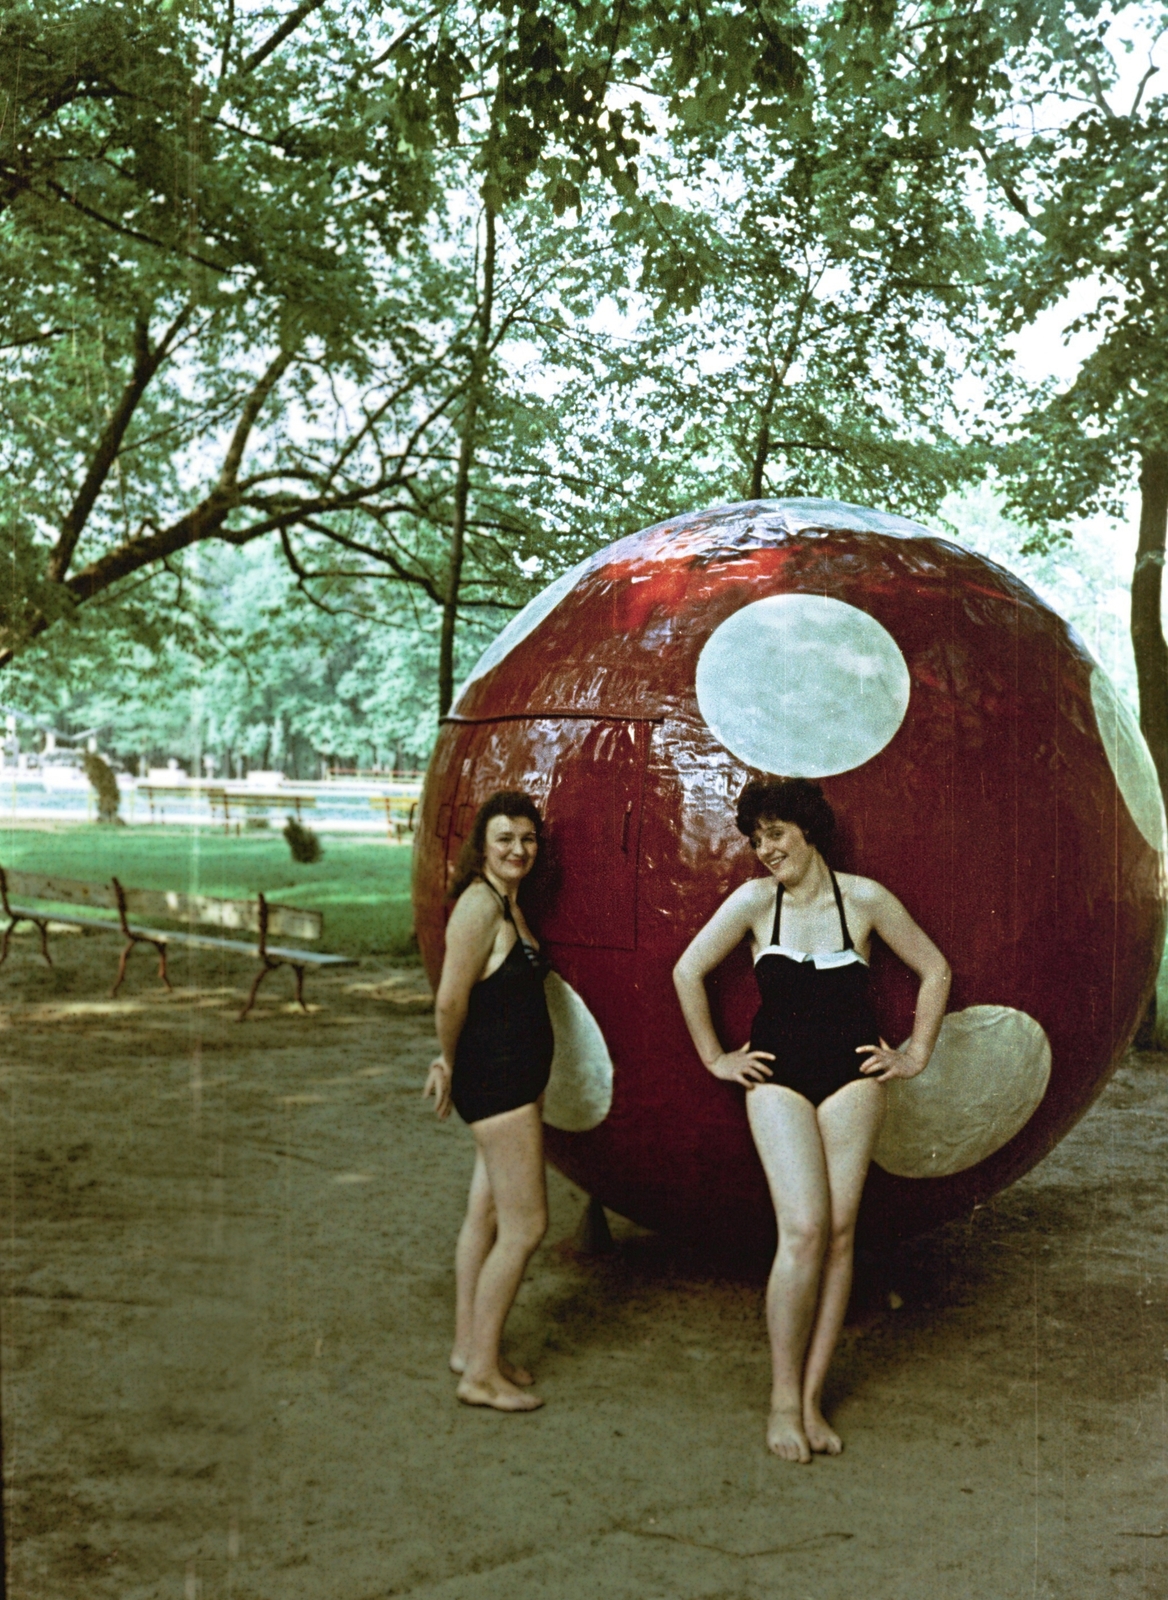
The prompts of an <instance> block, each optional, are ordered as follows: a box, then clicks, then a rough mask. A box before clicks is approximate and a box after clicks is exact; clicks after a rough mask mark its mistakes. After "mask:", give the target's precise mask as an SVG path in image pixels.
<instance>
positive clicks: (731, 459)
mask: <svg viewBox="0 0 1168 1600" xmlns="http://www.w3.org/2000/svg"><path fill="white" fill-rule="evenodd" d="M825 53H826V52H825ZM900 55H901V52H900V49H899V41H898V39H897V36H896V34H895V32H893V31H890V32H889V34H888V35H887V36H886V37H885V38H884V40H883V42H882V52H881V53H880V54H879V55H875V54H874V56H873V59H872V61H871V62H870V63H869V66H870V68H871V70H870V71H869V72H868V73H866V74H865V76H864V78H863V80H862V82H861V83H858V84H855V83H852V84H849V83H847V82H840V81H834V80H833V78H832V76H831V75H830V73H829V70H828V63H827V62H825V61H823V60H821V59H820V58H819V57H818V56H817V55H814V54H813V55H812V58H811V60H812V66H813V67H814V68H815V70H814V72H813V73H812V74H811V75H810V76H811V83H809V86H808V89H807V92H806V93H805V95H804V98H803V102H802V107H801V112H800V115H799V117H798V118H793V119H790V120H789V121H788V122H787V123H784V124H783V125H782V126H780V127H777V128H774V129H767V128H761V127H756V128H745V129H731V130H730V131H729V132H728V133H727V135H726V137H725V140H724V141H723V143H722V147H721V148H720V149H719V150H718V152H717V162H716V165H715V164H714V163H712V162H710V161H709V160H708V159H706V160H703V161H701V162H699V161H697V160H694V159H693V158H690V159H689V160H688V161H686V162H685V166H686V168H687V169H688V171H687V177H688V183H687V190H688V195H689V197H690V198H689V200H688V203H682V202H680V201H678V200H675V199H671V198H669V195H670V193H671V191H672V192H674V193H675V192H676V188H677V185H676V178H675V173H674V168H675V166H676V164H677V160H678V159H680V158H684V154H685V153H684V152H679V153H678V157H677V158H675V162H674V163H672V164H670V165H666V164H664V163H663V164H661V170H660V171H659V174H658V182H657V185H656V188H655V189H653V190H651V189H650V187H649V185H648V184H645V185H643V186H642V190H641V193H640V195H639V197H638V199H639V205H638V207H637V210H636V213H635V214H634V215H632V216H630V225H633V224H634V222H635V220H636V218H638V217H639V218H640V219H642V228H641V237H640V241H639V242H640V244H641V248H642V251H643V259H644V262H645V273H644V280H643V281H644V282H647V283H648V284H650V285H652V286H653V287H655V288H656V289H657V290H658V293H659V295H660V299H661V304H660V307H659V310H658V314H657V325H656V330H655V333H654V334H653V335H651V336H650V339H649V341H648V344H650V345H651V346H653V347H654V348H655V351H656V359H657V363H658V365H659V368H660V371H659V373H658V379H659V385H660V388H661V391H662V392H663V393H665V394H668V395H669V397H670V401H671V408H670V418H669V421H670V424H671V425H672V426H674V427H675V428H676V430H678V434H677V436H678V437H684V438H685V439H686V440H687V442H688V445H689V448H690V450H691V452H692V453H693V454H694V456H695V457H697V458H699V459H704V460H705V461H706V462H707V463H708V468H707V470H709V471H710V472H711V475H712V476H716V477H717V478H719V479H720V480H721V481H720V482H719V483H718V489H719V492H720V493H721V494H722V495H723V496H724V497H737V498H750V499H758V498H760V497H762V496H764V495H769V494H776V493H777V494H789V495H806V494H822V495H829V496H832V495H834V496H838V497H841V498H844V499H859V500H870V501H874V502H875V503H877V504H881V505H887V506H889V507H890V508H899V509H902V510H907V511H916V512H919V513H925V512H930V511H933V510H935V509H936V507H937V506H938V504H939V503H940V501H941V500H942V499H943V498H944V496H945V494H946V493H947V492H948V491H949V490H950V489H951V488H952V487H954V486H955V484H957V483H958V482H960V481H961V480H962V478H964V477H967V476H969V475H970V474H971V472H972V471H973V469H974V466H975V462H974V458H973V456H972V454H971V452H970V451H969V450H968V449H967V448H963V447H962V445H961V444H960V443H959V438H960V432H959V427H958V421H957V409H958V408H957V405H956V403H955V396H954V391H955V388H956V385H957V383H958V380H959V378H960V376H961V375H962V374H963V373H964V372H965V371H967V370H968V368H969V366H970V364H971V363H973V362H976V361H977V360H978V359H979V358H981V357H984V356H986V354H987V352H985V351H984V349H983V344H984V334H983V329H982V326H981V324H980V319H979V315H978V312H979V305H978V294H979V286H980V283H981V282H982V280H983V279H984V277H985V272H986V261H987V254H988V252H989V251H990V250H991V247H992V240H991V239H990V238H989V237H987V235H986V233H985V230H983V229H982V228H981V227H980V226H979V225H978V224H977V223H976V222H975V220H974V218H973V216H972V214H971V211H970V208H969V205H968V202H967V199H966V187H967V186H966V181H965V175H966V169H967V167H968V157H967V156H966V154H965V153H964V152H963V151H962V150H961V149H960V148H957V147H955V146H954V145H953V144H952V143H951V142H950V141H949V140H948V139H947V138H946V137H945V136H944V134H943V133H941V134H938V133H933V134H926V133H924V132H922V130H921V127H920V122H921V120H922V114H923V113H927V112H928V111H929V110H930V107H929V105H928V104H926V105H924V106H922V105H921V104H920V103H919V102H916V101H913V100H912V99H911V98H909V97H907V96H906V95H905V93H904V89H903V85H902V83H901V82H900V81H899V79H898V78H897V76H896V74H897V72H898V69H899V67H900V64H901V61H900ZM812 85H814V87H812ZM670 379H672V382H670Z"/></svg>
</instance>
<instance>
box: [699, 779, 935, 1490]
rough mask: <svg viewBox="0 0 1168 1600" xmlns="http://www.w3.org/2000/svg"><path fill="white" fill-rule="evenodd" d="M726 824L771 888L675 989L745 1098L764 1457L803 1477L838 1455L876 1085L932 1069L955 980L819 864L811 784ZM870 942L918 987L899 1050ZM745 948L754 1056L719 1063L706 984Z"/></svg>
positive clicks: (885, 895)
mask: <svg viewBox="0 0 1168 1600" xmlns="http://www.w3.org/2000/svg"><path fill="white" fill-rule="evenodd" d="M735 820H736V822H737V826H738V831H739V832H740V833H742V834H744V835H745V836H746V837H747V838H748V839H749V840H750V842H751V845H752V847H753V849H754V853H755V856H756V858H757V860H758V863H759V865H760V866H761V867H762V868H763V869H764V876H763V877H755V878H750V879H748V880H747V882H745V883H743V884H740V885H739V887H738V888H737V889H735V890H734V891H733V893H732V894H730V895H729V896H728V897H727V899H725V900H724V901H723V902H722V904H721V905H720V906H719V907H718V909H717V910H716V911H715V912H714V914H713V916H712V917H711V918H710V919H709V921H708V922H707V923H706V924H705V926H704V927H703V928H701V929H700V930H699V931H698V933H697V934H696V935H695V937H694V938H693V939H692V940H691V941H690V944H689V945H688V947H687V948H686V950H685V952H684V953H683V955H682V957H681V959H680V961H678V963H677V966H676V967H675V968H674V983H675V984H676V987H677V994H678V998H679V1000H680V1001H681V1009H682V1012H683V1014H684V1016H685V1021H686V1025H687V1027H688V1028H689V1032H690V1037H691V1038H692V1040H693V1044H694V1048H695V1049H696V1051H697V1053H698V1055H699V1056H700V1057H701V1059H702V1062H703V1064H704V1066H705V1067H706V1069H707V1071H709V1072H710V1073H711V1074H712V1075H713V1076H714V1077H715V1078H721V1079H722V1080H723V1081H725V1082H729V1083H736V1084H740V1085H741V1086H742V1088H743V1089H745V1090H746V1091H747V1094H746V1115H747V1120H748V1122H749V1124H750V1131H751V1134H752V1136H753V1138H754V1143H755V1148H756V1149H757V1150H758V1154H759V1158H760V1160H761V1161H762V1165H763V1169H764V1171H765V1173H766V1178H767V1184H768V1186H769V1188H770V1193H771V1200H772V1202H773V1204H774V1208H775V1220H776V1222H777V1225H778V1235H779V1243H778V1250H777V1253H776V1255H775V1261H774V1266H773V1267H772V1269H771V1275H770V1282H769V1284H768V1286H767V1327H768V1329H769V1332H770V1340H771V1359H772V1365H773V1382H772V1388H771V1414H770V1422H769V1424H768V1427H767V1445H768V1447H769V1448H770V1450H771V1451H773V1453H774V1454H775V1455H777V1456H780V1457H782V1458H783V1459H784V1460H787V1461H802V1462H808V1461H810V1460H811V1455H812V1452H813V1451H818V1452H820V1453H822V1454H825V1455H838V1454H839V1452H840V1450H841V1449H842V1445H841V1442H840V1438H839V1435H838V1434H837V1433H836V1432H835V1431H834V1429H832V1428H831V1427H829V1426H828V1424H827V1422H826V1420H825V1418H824V1415H823V1411H822V1409H821V1401H822V1395H823V1384H824V1379H825V1378H826V1376H827V1369H828V1364H829V1362H830V1361H831V1357H832V1354H833V1352H834V1350H835V1344H836V1340H837V1339H838V1338H839V1332H840V1328H841V1327H842V1326H843V1319H844V1310H845V1308H846V1306H847V1303H848V1295H849V1293H850V1291H851V1284H852V1252H853V1241H854V1237H855V1226H856V1215H857V1212H858V1210H859V1205H860V1196H861V1194H862V1192H863V1188H864V1179H865V1177H866V1176H867V1172H868V1163H869V1161H870V1160H871V1157H872V1151H873V1148H874V1146H875V1144H876V1139H877V1136H878V1134H879V1132H880V1126H881V1123H882V1122H883V1120H884V1113H885V1095H886V1093H887V1091H886V1089H885V1087H884V1086H885V1085H886V1084H888V1085H891V1084H895V1083H896V1082H897V1081H898V1080H903V1079H912V1078H916V1077H917V1076H918V1074H920V1073H921V1072H923V1071H924V1070H925V1068H926V1067H927V1066H928V1064H929V1058H930V1057H931V1055H932V1053H933V1049H934V1046H935V1045H936V1043H937V1036H938V1034H939V1032H940V1029H941V1022H942V1018H943V1016H944V1013H945V1002H946V999H947V997H948V993H949V977H950V974H949V967H948V964H947V963H946V961H945V958H944V956H943V955H942V954H941V952H940V951H939V950H938V949H937V946H936V945H935V944H934V943H933V941H932V940H931V939H930V938H929V937H928V935H927V934H926V933H925V932H924V931H923V930H922V929H921V928H919V927H918V926H917V924H916V923H915V922H914V921H913V919H912V917H911V916H910V915H909V914H908V912H907V911H906V910H905V908H904V906H903V905H901V903H900V901H899V900H897V899H896V897H895V896H894V895H892V894H890V893H889V891H888V890H887V889H885V888H884V887H883V886H882V885H881V884H878V883H874V882H873V881H872V879H871V878H861V877H858V876H857V875H855V874H853V873H850V872H848V873H845V872H841V873H839V874H838V875H837V874H836V873H835V872H834V871H833V870H832V868H831V867H830V866H829V865H828V863H827V859H826V856H825V852H827V851H830V848H831V844H832V835H833V834H834V831H835V816H834V813H833V812H832V809H831V806H830V805H829V804H828V802H827V800H826V799H825V798H824V795H823V791H822V789H820V787H819V785H818V784H817V783H809V782H808V781H807V780H806V779H805V778H791V779H786V780H779V779H756V780H754V781H752V782H750V783H748V784H747V785H746V787H745V788H744V789H743V791H742V793H741V795H740V796H739V799H738V811H737V817H736V819H735ZM874 934H878V935H879V936H880V938H881V939H882V940H883V942H884V943H885V944H886V945H887V946H888V948H889V949H890V950H891V951H892V952H893V954H894V955H896V956H899V958H900V959H901V961H903V962H904V964H905V965H906V966H907V967H909V968H910V969H911V970H912V971H913V972H915V973H916V975H917V977H918V978H919V979H920V988H919V991H918V995H917V1004H916V1018H915V1021H914V1024H913V1030H912V1036H911V1038H909V1039H908V1040H907V1041H906V1043H905V1044H904V1045H902V1046H901V1048H900V1049H899V1050H894V1049H892V1048H891V1047H890V1046H889V1045H887V1044H886V1043H885V1041H884V1040H883V1039H882V1038H881V1037H880V1034H879V1031H878V1029H877V1023H876V1018H875V1016H874V1014H873V1010H872V1005H871V1002H870V999H869V994H868V965H869V960H870V957H871V945H872V937H873V935H874ZM784 935H785V938H784ZM743 939H749V941H750V945H751V948H752V951H753V955H754V974H755V978H756V980H757V983H758V992H759V997H760V1000H761V1004H760V1005H759V1008H758V1011H757V1013H756V1014H755V1018H754V1021H753V1023H752V1025H751V1029H750V1038H749V1040H748V1041H747V1043H746V1044H743V1045H741V1046H739V1048H738V1049H730V1050H727V1049H725V1048H724V1047H723V1045H722V1043H721V1041H720V1040H719V1038H718V1035H717V1033H716V1032H715V1029H714V1024H713V1020H712V1018H711V1015H710V1007H709V1002H708V999H707V996H706V988H705V979H706V977H707V975H708V974H710V973H712V972H713V971H714V969H715V968H716V967H718V966H719V965H720V964H721V963H722V962H723V961H724V960H725V959H726V957H727V956H728V955H730V953H731V952H732V951H733V950H734V949H735V947H736V946H737V945H739V944H740V943H741V942H742V940H743ZM788 941H789V942H788Z"/></svg>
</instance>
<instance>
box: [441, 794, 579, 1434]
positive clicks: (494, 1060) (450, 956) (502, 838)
mask: <svg viewBox="0 0 1168 1600" xmlns="http://www.w3.org/2000/svg"><path fill="white" fill-rule="evenodd" d="M541 827H542V820H541V818H540V814H539V811H538V810H537V809H536V806H535V804H534V802H533V801H532V800H531V799H530V798H529V796H527V795H525V794H520V793H517V792H513V791H502V792H500V793H498V794H493V795H492V796H491V797H490V799H489V800H487V801H486V802H485V803H484V804H483V805H482V806H481V807H480V808H479V811H478V814H477V816H476V817H475V820H474V824H473V826H472V827H471V830H470V834H469V836H468V838H467V840H466V843H465V845H464V846H463V850H462V854H461V856H460V858H459V863H458V868H457V871H456V874H455V882H454V895H455V897H456V898H455V906H454V910H453V911H452V912H451V916H450V922H449V924H448V926H447V929H446V953H445V957H444V959H443V962H442V976H441V978H440V980H439V983H438V995H437V1000H436V1002H435V1008H434V1009H435V1017H436V1023H437V1029H438V1042H439V1045H440V1046H441V1050H442V1054H441V1055H440V1056H439V1057H438V1058H437V1059H436V1060H435V1061H434V1062H432V1063H431V1066H430V1072H429V1076H428V1077H427V1079H426V1086H425V1089H424V1090H423V1093H424V1094H426V1095H429V1094H433V1095H434V1097H435V1101H436V1110H437V1113H438V1116H439V1117H440V1118H446V1117H448V1116H449V1115H450V1108H451V1106H452V1105H453V1107H454V1109H455V1110H456V1111H457V1112H458V1114H459V1116H460V1117H461V1118H462V1120H463V1121H464V1122H466V1123H468V1124H469V1125H470V1128H471V1130H472V1131H473V1133H474V1138H475V1165H474V1173H473V1175H472V1177H471V1184H470V1195H469V1198H468V1200H467V1209H466V1218H465V1220H464V1222H463V1225H462V1230H461V1232H460V1233H459V1237H458V1247H457V1250H456V1252H455V1285H456V1294H455V1302H456V1305H455V1331H454V1347H453V1349H452V1350H451V1353H450V1366H451V1370H452V1371H454V1372H457V1373H458V1374H459V1375H460V1381H459V1384H458V1389H457V1394H458V1398H459V1399H460V1400H461V1401H463V1402H464V1404H466V1405H474V1406H490V1407H492V1408H493V1409H494V1410H496V1411H534V1410H535V1409H536V1408H537V1407H538V1406H541V1405H542V1404H543V1401H542V1400H541V1399H540V1398H539V1396H538V1395H535V1394H532V1393H531V1392H530V1388H529V1385H530V1384H531V1382H532V1378H531V1375H530V1373H528V1372H525V1371H524V1370H523V1369H522V1368H521V1367H514V1366H512V1365H511V1364H510V1363H509V1362H507V1361H505V1360H504V1359H503V1357H502V1355H501V1354H500V1350H499V1343H500V1340H501V1338H502V1335H503V1324H504V1322H505V1321H506V1319H507V1313H508V1312H509V1311H510V1309H511V1304H512V1302H513V1301H514V1299H515V1295H516V1292H517V1291H518V1288H519V1285H520V1283H521V1282H522V1280H523V1273H524V1269H525V1268H526V1266H527V1263H528V1261H529V1260H530V1258H531V1255H532V1253H533V1251H534V1250H535V1248H536V1246H537V1245H538V1244H539V1241H540V1240H541V1239H542V1238H543V1235H544V1232H545V1230H546V1228H547V1185H546V1180H545V1174H544V1159H543V1123H542V1120H541V1112H542V1107H543V1095H544V1091H545V1090H546V1088H547V1086H548V1077H549V1075H550V1072H551V1065H552V1056H553V1053H554V1050H555V1040H554V1037H553V1034H552V1024H551V1018H550V1016H549V1014H548V1006H547V1000H546V998H545V996H544V976H545V973H546V970H547V968H546V961H545V958H544V956H543V954H542V952H541V950H540V948H539V946H538V944H537V943H536V941H535V939H534V937H533V936H532V933H531V930H530V928H529V927H528V925H527V921H526V919H525V917H524V914H523V911H522V909H521V907H520V904H519V889H520V885H521V884H522V883H523V880H524V879H525V878H526V877H527V875H528V874H529V873H530V871H531V869H532V867H533V866H534V865H535V858H536V853H537V851H538V849H539V840H540V830H541Z"/></svg>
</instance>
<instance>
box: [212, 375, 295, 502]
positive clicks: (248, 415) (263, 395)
mask: <svg viewBox="0 0 1168 1600" xmlns="http://www.w3.org/2000/svg"><path fill="white" fill-rule="evenodd" d="M295 359H296V353H295V351H293V350H281V351H280V354H279V355H278V356H277V357H276V358H275V360H274V361H273V362H271V363H270V365H269V366H268V369H267V371H266V372H265V373H264V375H263V376H262V377H261V378H260V380H259V382H258V383H257V384H256V386H255V388H254V389H253V390H252V392H251V393H250V394H249V395H248V397H247V400H246V401H245V403H244V407H243V411H242V412H241V413H240V417H239V421H238V422H237V423H236V425H235V432H234V433H233V434H232V436H231V443H230V444H229V445H228V447H227V454H226V455H225V456H224V458H223V467H222V470H221V471H220V473H219V492H220V493H221V494H224V495H226V494H232V493H234V491H235V490H236V487H237V480H238V478H239V468H240V463H241V462H242V461H243V452H244V450H245V449H246V448H247V441H248V436H249V435H250V433H251V430H252V428H253V427H254V426H255V420H256V418H257V417H258V416H259V414H260V412H261V410H262V409H263V405H264V401H265V400H266V399H267V398H268V396H269V395H270V394H271V392H272V390H273V389H274V388H275V387H276V385H277V383H279V381H280V379H281V378H282V377H283V376H284V374H285V372H287V370H288V368H289V367H290V366H291V365H292V363H293V361H294V360H295Z"/></svg>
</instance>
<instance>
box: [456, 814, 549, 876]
mask: <svg viewBox="0 0 1168 1600" xmlns="http://www.w3.org/2000/svg"><path fill="white" fill-rule="evenodd" d="M492 817H523V818H525V819H526V820H527V821H528V822H530V823H532V824H533V826H534V828H535V839H536V843H537V844H542V842H543V818H542V817H541V816H540V814H539V807H538V806H537V805H536V803H535V801H534V800H533V799H532V798H531V796H530V795H529V794H524V793H523V792H522V790H519V789H500V790H499V792H498V793H497V794H493V795H490V796H488V798H487V799H486V800H484V801H483V803H482V805H481V806H480V807H479V809H478V811H477V813H476V814H475V819H474V822H473V823H472V824H471V830H470V832H469V833H468V834H467V836H466V838H465V839H464V840H463V841H462V849H461V850H460V851H459V852H458V861H457V863H456V865H455V868H454V884H453V886H452V888H451V890H450V898H451V899H452V900H457V899H458V897H459V895H460V894H462V892H463V890H464V889H469V888H470V886H471V884H472V883H474V881H475V879H476V878H481V877H482V875H483V857H484V854H485V851H486V845H487V823H488V822H490V820H491V818H492Z"/></svg>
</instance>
